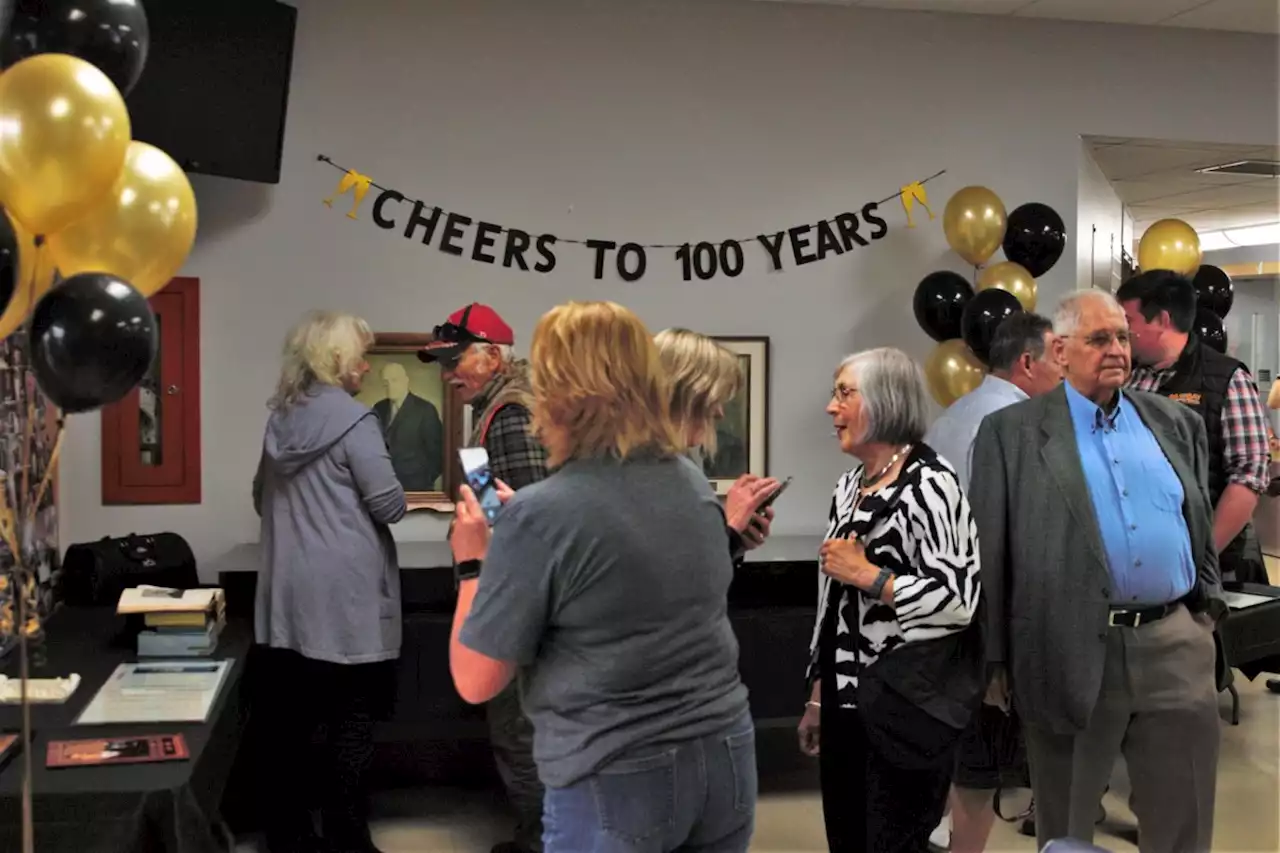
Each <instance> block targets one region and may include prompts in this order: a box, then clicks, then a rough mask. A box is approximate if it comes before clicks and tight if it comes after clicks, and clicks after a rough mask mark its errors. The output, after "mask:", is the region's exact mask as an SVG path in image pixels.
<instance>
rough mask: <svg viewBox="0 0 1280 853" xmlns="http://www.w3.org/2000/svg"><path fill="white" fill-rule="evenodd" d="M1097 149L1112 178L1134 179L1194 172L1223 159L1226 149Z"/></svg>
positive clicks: (1098, 158)
mask: <svg viewBox="0 0 1280 853" xmlns="http://www.w3.org/2000/svg"><path fill="white" fill-rule="evenodd" d="M1092 153H1093V159H1094V160H1095V161H1096V162H1097V164H1098V167H1099V168H1100V169H1102V173H1103V174H1104V175H1106V176H1107V177H1108V178H1110V179H1111V180H1113V181H1115V180H1131V179H1134V178H1140V177H1144V176H1149V175H1154V174H1159V173H1162V172H1180V173H1182V174H1184V175H1185V174H1193V173H1194V172H1195V170H1196V169H1198V168H1203V167H1205V166H1216V165H1218V164H1220V163H1222V162H1223V160H1222V153H1221V152H1217V151H1205V150H1204V149H1203V148H1147V147H1141V146H1135V145H1113V146H1110V147H1107V148H1100V149H1098V150H1096V151H1094V152H1092Z"/></svg>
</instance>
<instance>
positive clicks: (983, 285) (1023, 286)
mask: <svg viewBox="0 0 1280 853" xmlns="http://www.w3.org/2000/svg"><path fill="white" fill-rule="evenodd" d="M992 287H994V288H998V289H1000V290H1007V291H1009V292H1010V293H1012V294H1013V295H1014V296H1016V297H1018V301H1019V302H1021V303H1022V307H1023V309H1025V310H1027V311H1034V310H1036V280H1035V277H1034V276H1032V275H1031V273H1029V272H1027V268H1026V267H1024V266H1023V265H1022V264H1015V263H1014V262H1013V261H1001V262H1000V263H998V264H992V265H991V266H989V267H987V268H986V269H984V270H983V271H982V272H980V273H978V290H987V289H989V288H992Z"/></svg>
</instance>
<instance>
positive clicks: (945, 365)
mask: <svg viewBox="0 0 1280 853" xmlns="http://www.w3.org/2000/svg"><path fill="white" fill-rule="evenodd" d="M924 375H925V379H927V380H928V382H929V393H930V394H932V395H933V399H935V400H937V401H938V403H939V405H942V406H950V405H951V404H952V403H954V402H955V401H956V400H959V399H960V398H961V397H963V396H964V395H965V394H968V393H969V392H970V391H972V390H973V389H975V388H977V387H978V386H979V385H981V384H982V380H983V379H985V378H986V376H987V369H986V368H985V367H983V366H982V362H980V361H978V357H977V356H976V355H974V354H973V350H971V349H969V347H968V345H967V344H965V342H964V341H962V340H960V339H959V338H952V339H951V340H949V341H943V342H942V343H940V344H938V345H937V346H936V347H934V348H933V352H931V353H929V357H928V358H927V359H926V360H925V363H924Z"/></svg>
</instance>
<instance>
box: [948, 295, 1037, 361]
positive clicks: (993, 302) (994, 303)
mask: <svg viewBox="0 0 1280 853" xmlns="http://www.w3.org/2000/svg"><path fill="white" fill-rule="evenodd" d="M1021 310H1022V303H1021V302H1019V301H1018V297H1016V296H1014V295H1013V294H1012V293H1010V292H1009V291H1007V290H1000V289H998V288H994V287H992V288H990V289H988V290H980V291H978V293H977V295H975V296H974V297H973V299H970V300H969V304H968V305H966V306H965V308H964V316H963V317H961V318H960V337H962V338H964V342H965V343H966V344H968V345H969V349H971V350H973V354H974V355H976V356H977V357H978V358H979V360H981V361H982V363H983V364H986V363H987V360H988V359H989V358H990V357H991V341H992V339H993V338H995V335H996V329H997V328H998V327H999V325H1000V324H1001V323H1003V322H1004V321H1005V319H1006V318H1008V317H1009V316H1010V315H1012V314H1017V313H1018V312H1019V311H1021Z"/></svg>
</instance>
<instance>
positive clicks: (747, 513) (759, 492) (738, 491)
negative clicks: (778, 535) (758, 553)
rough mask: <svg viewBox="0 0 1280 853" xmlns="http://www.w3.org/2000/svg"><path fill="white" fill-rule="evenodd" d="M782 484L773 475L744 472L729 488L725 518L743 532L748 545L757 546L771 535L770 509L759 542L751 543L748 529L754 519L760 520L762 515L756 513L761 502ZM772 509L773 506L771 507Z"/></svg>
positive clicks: (725, 504)
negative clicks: (765, 475) (769, 524)
mask: <svg viewBox="0 0 1280 853" xmlns="http://www.w3.org/2000/svg"><path fill="white" fill-rule="evenodd" d="M779 485H781V484H780V483H779V482H778V481H777V480H776V479H774V478H773V477H758V476H756V475H755V474H743V475H742V476H741V477H739V478H738V479H737V480H736V481H734V484H733V486H732V487H731V488H730V489H729V494H728V495H726V496H725V499H724V518H725V523H726V524H728V525H729V526H730V527H732V528H733V529H734V530H736V531H738V532H739V533H741V534H742V538H743V539H744V540H746V541H747V543H748V547H755V545H759V544H760V542H763V541H764V537H765V536H768V535H769V528H768V521H769V520H770V519H772V518H773V515H772V513H771V512H770V510H765V512H766V514H767V517H766V518H765V519H764V521H765V522H766V523H765V526H764V528H763V531H764V535H763V536H759V537H758V538H759V542H756V543H755V545H751V544H750V542H751V536H750V534H748V532H747V531H748V529H749V528H750V527H751V526H752V524H753V522H754V521H759V520H760V517H759V516H758V515H757V514H756V510H758V509H760V504H762V503H764V501H765V499H766V498H767V497H769V495H771V494H773V492H774V490H775V489H777V488H778V486H779ZM770 509H772V508H770Z"/></svg>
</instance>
